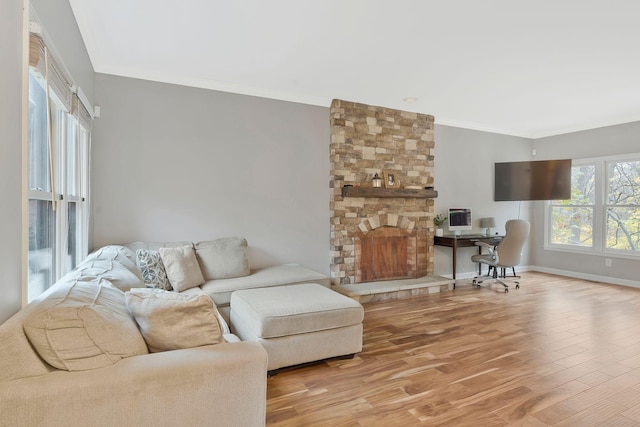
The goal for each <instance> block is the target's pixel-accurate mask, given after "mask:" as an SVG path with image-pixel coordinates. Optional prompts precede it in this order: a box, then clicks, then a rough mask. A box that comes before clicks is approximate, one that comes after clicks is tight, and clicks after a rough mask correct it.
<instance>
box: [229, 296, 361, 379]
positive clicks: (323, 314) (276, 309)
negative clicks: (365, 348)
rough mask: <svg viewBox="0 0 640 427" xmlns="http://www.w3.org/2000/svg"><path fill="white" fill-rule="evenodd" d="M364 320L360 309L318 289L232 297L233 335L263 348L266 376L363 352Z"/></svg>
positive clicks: (354, 303)
mask: <svg viewBox="0 0 640 427" xmlns="http://www.w3.org/2000/svg"><path fill="white" fill-rule="evenodd" d="M363 318H364V310H363V308H362V306H361V305H360V303H358V302H357V301H355V300H353V299H351V298H349V297H347V296H344V295H342V294H339V293H338V292H335V291H332V290H331V289H328V288H326V287H324V286H322V285H319V284H317V283H305V284H299V285H289V286H277V287H270V288H258V289H244V290H239V291H235V292H234V293H233V294H231V328H232V331H233V333H235V334H236V335H237V336H239V337H240V338H241V339H242V340H243V341H257V342H259V343H260V344H262V346H263V347H264V349H265V350H266V351H267V354H268V355H269V362H268V366H267V369H268V370H269V371H274V370H277V369H279V368H282V367H286V366H293V365H299V364H301V363H307V362H313V361H317V360H322V359H327V358H331V357H337V356H346V355H351V356H352V355H353V354H355V353H358V352H360V351H362V320H363Z"/></svg>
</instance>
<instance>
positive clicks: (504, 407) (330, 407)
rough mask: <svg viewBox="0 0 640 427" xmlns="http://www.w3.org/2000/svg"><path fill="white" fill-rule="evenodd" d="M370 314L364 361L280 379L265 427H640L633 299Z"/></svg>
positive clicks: (539, 298) (580, 286)
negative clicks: (422, 426) (512, 426)
mask: <svg viewBox="0 0 640 427" xmlns="http://www.w3.org/2000/svg"><path fill="white" fill-rule="evenodd" d="M498 290H499V288H498V287H493V288H489V289H487V288H482V289H474V288H472V287H471V286H470V285H464V284H463V285H459V286H457V288H456V289H455V291H448V292H442V293H440V294H434V295H430V296H424V297H416V298H412V299H406V300H396V301H383V302H374V303H367V304H365V305H364V306H365V320H364V349H363V351H362V353H360V354H358V355H356V357H355V358H354V359H351V360H334V361H328V362H324V363H320V364H317V365H313V366H308V367H304V368H299V369H295V370H291V371H285V372H281V373H279V374H278V375H276V376H274V377H271V378H269V380H268V384H267V399H268V400H267V425H269V426H296V427H297V426H414V425H418V426H419V425H425V426H441V425H442V426H475V427H481V426H504V425H514V426H581V427H582V426H640V290H639V289H634V288H628V287H623V286H614V285H606V284H602V283H594V282H589V281H584V280H577V279H570V278H566V277H560V276H553V275H547V274H542V273H525V274H524V275H523V279H522V281H521V288H520V289H518V290H516V289H514V288H513V287H512V289H511V292H509V293H507V294H505V293H502V292H498Z"/></svg>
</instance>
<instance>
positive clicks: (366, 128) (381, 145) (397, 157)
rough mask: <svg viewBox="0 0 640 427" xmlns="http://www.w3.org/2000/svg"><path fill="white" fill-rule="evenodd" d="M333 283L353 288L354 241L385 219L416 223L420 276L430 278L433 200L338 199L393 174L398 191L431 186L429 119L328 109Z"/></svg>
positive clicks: (346, 106)
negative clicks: (386, 172) (348, 190)
mask: <svg viewBox="0 0 640 427" xmlns="http://www.w3.org/2000/svg"><path fill="white" fill-rule="evenodd" d="M330 114H331V118H330V121H331V145H330V149H331V180H330V188H331V199H330V218H331V281H332V283H333V284H334V285H343V284H350V283H354V280H355V236H356V233H357V232H358V231H361V232H362V231H365V230H370V229H373V228H376V227H378V226H379V224H377V221H378V222H379V218H380V217H381V216H384V218H389V215H392V217H395V216H396V215H397V216H399V217H401V218H406V219H407V220H410V221H412V222H414V223H415V227H416V230H417V231H418V233H419V235H422V236H425V237H424V238H423V239H422V242H420V243H419V244H418V261H417V262H418V269H417V270H418V272H419V273H420V274H419V275H420V276H422V275H426V274H433V253H434V251H433V231H434V227H433V214H434V201H433V199H412V198H364V197H342V187H343V186H344V185H346V184H350V185H353V186H362V187H371V179H372V178H373V176H374V174H375V173H379V174H380V176H382V174H381V172H382V171H383V170H393V171H395V172H396V174H397V175H398V177H399V178H400V186H401V187H403V188H404V187H406V186H409V185H410V186H420V187H421V188H422V187H425V186H432V185H433V163H434V157H433V147H434V138H433V123H434V118H433V116H430V115H426V114H418V113H411V112H407V111H401V110H394V109H390V108H383V107H376V106H371V105H365V104H359V103H355V102H347V101H342V100H338V99H334V100H333V101H332V103H331V112H330Z"/></svg>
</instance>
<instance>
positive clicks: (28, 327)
mask: <svg viewBox="0 0 640 427" xmlns="http://www.w3.org/2000/svg"><path fill="white" fill-rule="evenodd" d="M62 289H63V291H62V292H57V293H54V294H52V295H50V296H49V297H48V298H46V299H44V300H42V301H40V302H38V303H37V305H36V306H35V307H34V308H33V309H32V310H31V311H30V313H29V315H28V316H27V317H26V318H25V319H24V321H23V329H24V332H25V334H26V335H27V337H28V338H29V342H31V345H33V347H34V348H35V350H36V351H37V352H38V354H39V355H40V357H42V358H43V359H44V360H45V361H46V362H47V363H49V364H50V365H51V366H53V367H56V368H58V369H63V370H67V371H82V370H87V369H96V368H102V367H105V366H109V365H112V364H114V363H116V362H117V361H119V360H120V359H123V358H126V357H131V356H136V355H140V354H146V353H148V351H147V346H146V345H145V342H144V339H143V338H142V335H140V331H139V330H138V328H137V326H136V323H135V321H134V320H133V318H132V317H131V315H130V314H129V312H128V311H127V308H126V305H125V300H124V294H123V292H122V291H120V290H119V289H117V288H115V287H113V286H111V285H109V284H108V282H106V281H104V280H101V279H98V280H97V281H88V282H82V281H76V282H75V283H73V284H72V285H71V286H70V287H68V288H62Z"/></svg>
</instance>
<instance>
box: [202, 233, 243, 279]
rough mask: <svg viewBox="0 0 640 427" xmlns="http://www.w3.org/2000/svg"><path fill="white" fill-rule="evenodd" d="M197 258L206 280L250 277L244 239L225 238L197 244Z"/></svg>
mask: <svg viewBox="0 0 640 427" xmlns="http://www.w3.org/2000/svg"><path fill="white" fill-rule="evenodd" d="M196 256H197V258H198V263H199V264H200V268H201V270H202V275H203V277H204V279H205V280H213V279H229V278H232V277H242V276H248V275H249V274H250V273H251V270H250V268H249V254H248V249H247V241H246V240H245V239H244V238H242V237H225V238H221V239H216V240H211V241H207V242H200V243H198V244H196Z"/></svg>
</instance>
